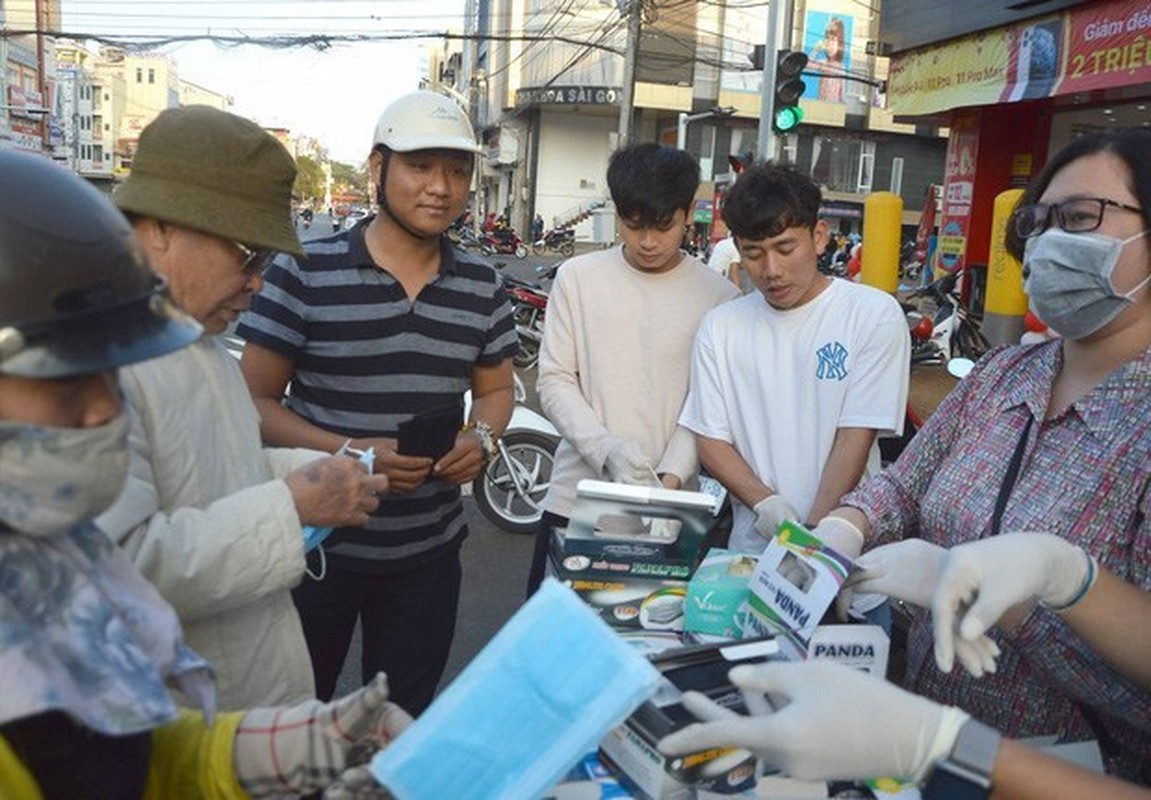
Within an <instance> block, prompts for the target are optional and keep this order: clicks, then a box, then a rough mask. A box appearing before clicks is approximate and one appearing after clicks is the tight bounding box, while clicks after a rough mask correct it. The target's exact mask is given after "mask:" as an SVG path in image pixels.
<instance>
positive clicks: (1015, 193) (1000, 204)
mask: <svg viewBox="0 0 1151 800" xmlns="http://www.w3.org/2000/svg"><path fill="white" fill-rule="evenodd" d="M1021 194H1023V190H1022V189H1008V190H1007V191H1006V192H1000V193H999V194H998V195H996V197H995V205H994V207H993V209H992V215H991V250H990V253H989V254H988V258H987V299H986V301H985V302H984V304H983V335H984V336H986V337H987V340H988V341H989V342H991V343H992V344H1018V343H1019V337H1020V336H1022V335H1023V317H1024V316H1025V315H1026V314H1027V293H1026V292H1024V291H1023V267H1022V265H1021V264H1020V263H1019V262H1018V261H1017V260H1016V259H1015V258H1014V257H1013V256H1012V255H1011V254H1010V253H1008V252H1007V248H1006V247H1004V239H1005V237H1006V234H1007V226H1008V224H1010V221H1011V212H1012V211H1014V210H1015V204H1016V203H1018V202H1019V196H1020V195H1021Z"/></svg>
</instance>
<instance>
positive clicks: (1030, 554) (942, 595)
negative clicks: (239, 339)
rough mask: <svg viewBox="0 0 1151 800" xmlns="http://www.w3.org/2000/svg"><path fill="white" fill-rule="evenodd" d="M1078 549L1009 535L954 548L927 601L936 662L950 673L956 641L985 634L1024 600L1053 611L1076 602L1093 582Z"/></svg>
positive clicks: (1048, 538)
mask: <svg viewBox="0 0 1151 800" xmlns="http://www.w3.org/2000/svg"><path fill="white" fill-rule="evenodd" d="M1095 573H1096V569H1095V562H1094V560H1093V559H1092V558H1091V557H1090V556H1089V555H1088V554H1087V553H1086V552H1085V551H1084V550H1083V548H1081V547H1077V546H1075V545H1073V544H1071V543H1070V542H1068V541H1067V540H1066V539H1062V538H1060V537H1058V536H1054V535H1052V534H1050V533H1018V532H1016V533H1010V534H1005V535H1003V536H996V537H994V538H991V539H981V540H980V541H977V542H968V543H967V544H961V545H959V546H958V547H953V548H951V550H949V551H948V552H947V557H946V560H945V561H944V563H943V565H942V569H941V570H940V579H939V586H938V588H937V589H936V591H935V596H934V597H933V598H932V603H931V614H932V617H933V621H934V625H935V663H936V664H937V665H938V666H939V668H940V669H941V670H943V671H944V672H950V671H951V667H952V664H953V663H954V660H955V659H954V656H955V654H956V653H957V652H958V648H959V644H960V642H963V641H967V642H970V641H972V640H974V639H977V638H978V637H980V636H982V635H983V634H984V633H986V632H987V629H988V628H990V627H991V626H992V625H994V624H995V623H996V622H997V621H998V620H999V618H1000V617H1001V616H1003V613H1004V612H1005V611H1007V609H1009V608H1011V607H1012V606H1014V605H1017V604H1019V603H1023V602H1027V601H1029V600H1033V599H1034V600H1038V601H1039V602H1040V603H1043V604H1044V605H1047V606H1050V607H1052V608H1056V609H1058V608H1063V607H1067V606H1069V605H1072V604H1074V603H1075V602H1078V601H1079V600H1080V599H1081V598H1082V597H1083V595H1085V594H1086V593H1087V590H1088V589H1090V588H1091V584H1092V583H1093V582H1094V580H1095Z"/></svg>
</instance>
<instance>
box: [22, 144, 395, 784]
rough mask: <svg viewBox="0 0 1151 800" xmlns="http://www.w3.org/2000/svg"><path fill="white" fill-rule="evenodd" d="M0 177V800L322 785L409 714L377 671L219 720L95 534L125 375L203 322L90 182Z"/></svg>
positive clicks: (115, 450)
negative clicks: (357, 681) (331, 697)
mask: <svg viewBox="0 0 1151 800" xmlns="http://www.w3.org/2000/svg"><path fill="white" fill-rule="evenodd" d="M0 174H2V175H3V176H4V189H5V191H4V192H2V193H0V797H3V798H5V800H25V799H26V798H27V799H28V800H32V798H48V799H49V800H52V799H53V798H68V800H86V799H87V798H101V800H103V799H104V798H135V797H149V798H166V797H219V798H241V797H249V796H251V797H260V796H268V795H270V794H277V795H279V796H283V795H284V794H289V795H290V794H303V793H307V792H311V791H315V790H317V789H320V788H323V787H324V786H325V785H326V784H328V783H330V782H332V781H333V780H334V779H335V778H337V777H338V776H339V775H340V773H341V771H342V770H343V769H344V767H345V766H347V765H348V752H349V751H350V749H351V748H352V746H353V745H360V746H363V745H368V744H370V745H372V746H383V745H386V744H387V743H388V742H389V741H390V740H391V739H392V738H394V737H395V736H396V735H398V734H399V732H400V731H401V730H402V729H403V727H404V726H405V725H406V724H407V722H408V721H409V718H408V717H407V715H406V714H404V712H403V711H402V710H400V709H399V708H397V707H396V706H395V705H393V704H391V703H389V702H388V700H387V687H386V681H385V680H384V677H383V676H382V675H381V676H377V678H376V679H375V681H373V683H372V684H371V686H369V687H368V688H366V689H363V690H361V691H359V692H357V693H355V694H353V695H351V696H349V697H346V698H343V699H342V700H341V701H339V702H338V703H332V704H328V705H323V704H320V703H319V702H318V701H315V700H312V701H309V702H306V703H303V704H301V705H298V706H295V707H281V708H263V709H253V710H249V711H243V712H234V713H220V714H215V715H213V709H214V704H215V701H214V689H213V682H212V671H211V669H210V667H209V665H208V663H207V662H206V661H204V660H203V659H202V658H201V657H200V656H199V655H198V654H196V653H195V652H194V651H193V650H192V649H191V648H189V647H188V646H187V645H185V643H184V640H183V635H182V632H181V628H180V623H179V620H178V619H177V616H176V612H175V611H174V610H173V609H172V607H171V606H170V605H168V604H167V603H166V602H165V601H164V599H163V598H162V597H161V596H160V595H159V593H158V592H157V591H156V589H155V588H154V587H153V586H152V585H151V584H149V583H148V582H147V581H146V580H145V579H144V577H143V576H142V575H141V574H140V572H139V571H138V570H137V569H136V568H135V566H134V565H133V564H132V562H131V560H130V559H129V558H128V556H127V555H126V554H125V552H124V551H123V550H122V549H120V548H119V547H117V546H116V545H115V544H114V543H113V542H112V541H111V540H110V539H109V538H108V537H107V536H106V535H105V534H104V533H103V532H101V531H100V530H99V529H98V528H97V527H96V526H95V524H94V523H93V519H94V518H95V517H96V516H97V515H98V514H100V513H101V512H102V511H104V510H105V509H106V508H107V507H108V506H109V505H111V504H112V502H113V501H114V500H115V499H116V497H117V495H118V494H119V493H120V491H121V489H122V488H123V486H124V483H125V480H126V478H127V475H128V469H129V454H128V442H127V438H128V428H129V426H128V418H127V414H126V413H125V411H124V403H123V399H122V396H121V394H120V391H119V385H118V370H119V369H121V368H123V367H125V366H127V365H130V364H137V363H140V362H142V361H145V360H147V359H152V358H163V357H165V356H166V355H168V354H171V353H174V352H177V351H179V350H180V349H182V348H185V347H187V346H189V345H190V344H192V343H193V342H195V341H196V340H197V339H198V338H199V337H200V334H201V327H200V325H199V324H197V323H196V322H195V320H193V319H192V318H191V317H190V316H188V315H187V314H185V313H184V312H182V311H181V310H180V309H179V308H178V307H177V306H176V305H175V304H174V303H173V301H172V299H171V297H170V296H169V295H168V292H167V289H166V286H165V284H164V282H163V281H162V280H161V279H160V278H158V277H157V276H156V275H155V274H154V273H152V272H151V270H149V269H148V266H147V260H146V259H145V256H144V253H143V251H142V249H141V248H140V246H139V244H138V243H137V241H136V239H135V236H134V234H133V232H132V228H131V227H130V225H129V224H128V222H127V221H126V220H125V219H124V217H123V216H121V215H120V214H119V213H118V212H117V211H116V209H115V208H114V207H113V206H112V205H111V204H110V203H109V202H108V201H107V199H106V198H105V197H104V196H103V195H101V194H100V193H99V192H98V191H96V190H95V189H94V188H92V186H90V185H89V184H87V183H86V182H85V181H83V180H81V179H80V178H79V177H77V176H76V175H74V174H72V173H69V172H67V171H66V170H64V169H63V168H61V167H59V166H57V165H56V164H54V163H53V162H51V161H49V160H48V159H44V158H40V157H37V156H33V155H28V154H21V153H16V152H13V151H0ZM49 211H51V213H48V212H49ZM175 687H179V688H180V689H181V690H182V694H183V697H184V698H186V699H187V700H189V701H190V705H192V706H193V707H194V708H197V709H200V710H202V712H203V713H200V712H192V711H181V710H179V709H178V708H177V706H176V704H175V702H174V701H173V700H172V699H171V697H170V696H169V692H168V690H169V688H175Z"/></svg>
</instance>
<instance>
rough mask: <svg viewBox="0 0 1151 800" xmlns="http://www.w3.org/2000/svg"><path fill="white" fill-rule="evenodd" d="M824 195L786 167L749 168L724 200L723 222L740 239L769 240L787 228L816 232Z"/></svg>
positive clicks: (811, 182)
mask: <svg viewBox="0 0 1151 800" xmlns="http://www.w3.org/2000/svg"><path fill="white" fill-rule="evenodd" d="M822 199H823V194H822V193H821V192H820V191H819V187H818V186H817V185H816V184H815V181H813V180H812V179H811V178H809V177H808V176H807V175H805V174H804V173H802V172H800V171H799V170H797V169H796V168H795V167H792V166H789V165H786V164H776V163H773V162H770V161H769V162H767V163H766V164H755V165H754V166H751V167H748V168H747V169H745V170H744V171H743V172H742V173H740V175H739V177H738V178H736V181H735V185H734V186H733V187H731V189H730V190H729V191H728V193H727V197H726V198H725V199H724V201H723V221H724V222H725V223H727V227H728V229H729V230H730V231H731V232H732V234H734V235H735V236H736V238H738V239H770V238H772V237H774V236H779V235H780V234H781V233H783V232H784V231H785V230H787V229H788V228H797V227H802V228H807V229H808V230H815V225H816V223H817V222H818V221H819V204H820V201H821V200H822Z"/></svg>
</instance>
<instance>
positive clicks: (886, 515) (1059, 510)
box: [843, 341, 1151, 777]
mask: <svg viewBox="0 0 1151 800" xmlns="http://www.w3.org/2000/svg"><path fill="white" fill-rule="evenodd" d="M1062 354H1063V350H1062V342H1060V341H1054V342H1050V343H1046V344H1040V345H1035V346H1033V347H1012V348H1005V349H1002V350H998V351H996V352H994V353H992V354H989V355H988V356H987V357H986V358H985V359H984V360H983V361H982V362H980V364H979V366H977V367H976V369H975V370H974V371H972V373H971V374H970V375H968V376H967V377H966V378H964V379H963V380H962V381H960V382H959V384H958V386H957V387H956V389H955V390H954V391H953V392H952V393H951V394H950V395H949V396H948V397H947V398H946V399H945V400H944V401H943V403H942V404H940V406H939V408H938V409H937V410H936V411H935V413H934V414H933V415H932V416H931V419H930V420H929V421H928V423H927V425H926V426H925V427H924V429H923V430H922V431H921V432H920V434H919V435H918V436H916V437H915V438H914V439H913V440H912V441H911V444H910V445H909V446H908V449H907V450H906V451H905V452H904V454H903V456H902V457H901V458H900V459H899V461H898V462H897V463H896V464H894V465H893V466H892V467H891V468H890V469H888V470H887V471H886V472H884V473H882V474H881V475H879V476H877V477H876V478H874V479H873V480H871V481H870V482H869V483H867V484H866V485H864V486H863V487H861V488H860V489H857V490H856V491H854V492H852V493H851V494H849V495H847V496H846V497H845V498H844V499H843V502H844V503H846V504H848V505H851V506H856V507H858V508H860V509H862V510H863V512H864V513H865V514H866V515H867V517H868V520H869V521H870V522H871V525H872V527H873V529H874V539H872V540H871V541H870V542H869V545H868V546H874V545H877V544H884V543H886V542H889V541H892V540H893V539H898V538H907V537H912V536H919V537H922V538H923V539H926V540H927V541H930V542H934V543H936V544H938V545H941V546H943V547H952V546H954V545H957V544H961V543H963V542H968V541H973V540H977V539H983V538H986V537H988V536H990V535H991V521H992V516H993V512H994V509H995V501H996V498H997V496H998V494H999V491H1000V486H1001V485H1002V483H1003V481H1004V477H1005V474H1006V472H1007V468H1008V464H1009V463H1010V461H1011V455H1012V453H1013V452H1014V450H1015V448H1016V445H1017V443H1018V442H1019V440H1020V438H1021V436H1022V434H1023V432H1024V429H1025V427H1026V425H1027V421H1028V418H1029V417H1033V418H1034V420H1035V422H1034V423H1033V424H1032V429H1031V432H1030V434H1029V437H1028V442H1027V445H1026V447H1025V449H1024V453H1023V460H1022V462H1021V466H1020V470H1019V474H1018V478H1017V480H1016V482H1015V486H1014V488H1013V489H1012V491H1011V493H1010V499H1009V501H1008V503H1007V506H1006V508H1005V510H1004V512H1003V517H1002V526H1001V530H1002V531H1003V532H1005V533H1006V532H1011V531H1042V532H1047V533H1053V534H1057V535H1059V536H1062V537H1064V538H1065V539H1067V540H1069V541H1071V542H1074V543H1076V544H1078V545H1080V546H1082V547H1084V548H1085V549H1086V550H1087V551H1088V552H1089V553H1091V555H1093V556H1095V557H1096V558H1097V559H1098V560H1099V563H1100V564H1101V565H1103V566H1105V567H1107V568H1108V569H1109V570H1111V571H1112V572H1114V573H1115V574H1116V575H1117V576H1119V577H1120V578H1123V579H1124V580H1126V581H1128V582H1129V583H1132V584H1134V585H1135V586H1138V587H1141V588H1143V589H1151V492H1149V487H1151V458H1149V454H1151V349H1149V350H1147V351H1145V352H1144V353H1143V354H1142V355H1141V356H1140V357H1139V358H1136V359H1134V360H1132V361H1130V362H1128V363H1127V364H1125V365H1124V366H1122V367H1120V368H1119V369H1117V370H1116V371H1115V372H1113V373H1112V374H1111V375H1110V376H1109V377H1108V378H1107V379H1106V380H1105V381H1103V382H1102V383H1101V384H1100V385H1099V386H1097V387H1096V388H1095V389H1093V390H1092V391H1091V392H1089V393H1088V394H1086V395H1085V396H1083V397H1082V398H1080V399H1078V400H1077V401H1076V402H1075V403H1073V404H1072V405H1071V406H1070V407H1069V408H1068V409H1066V410H1064V411H1062V412H1061V413H1059V414H1058V415H1057V416H1055V417H1053V418H1051V419H1045V418H1044V417H1045V415H1046V409H1047V404H1048V400H1049V398H1050V397H1051V387H1052V384H1053V382H1054V380H1055V377H1056V375H1058V373H1059V369H1060V367H1061V365H1062ZM1136 624H1143V625H1145V624H1151V623H1148V622H1147V621H1146V620H1141V621H1139V622H1138V623H1136ZM992 635H993V636H994V637H995V638H996V639H997V641H998V642H999V645H1000V647H1001V648H1002V649H1003V655H1002V657H1001V658H1000V660H999V665H998V671H997V672H996V673H995V674H994V675H990V676H985V677H983V678H980V679H979V680H975V679H973V678H971V677H969V676H967V674H966V673H965V672H964V671H963V670H962V669H960V668H956V669H954V670H952V672H951V674H949V675H945V674H943V673H941V672H940V671H939V670H938V669H937V668H936V666H935V661H934V659H933V658H932V657H931V648H932V635H931V627H930V622H929V620H928V617H927V614H926V612H923V613H922V614H921V615H920V616H919V617H918V618H917V619H916V621H915V622H914V623H913V625H912V629H911V633H910V637H909V640H908V674H907V679H906V681H905V684H906V686H907V688H909V689H912V690H913V691H916V692H918V693H920V694H923V695H926V696H928V697H931V698H933V699H935V700H938V701H940V702H943V703H948V704H952V705H958V706H960V707H961V708H963V709H964V710H966V711H968V712H969V713H971V714H972V715H974V716H975V717H977V718H979V719H981V720H982V721H983V722H985V723H987V724H989V725H992V726H994V727H995V728H998V729H999V730H1000V731H1002V732H1003V733H1005V734H1008V735H1011V736H1039V735H1045V734H1058V735H1060V736H1061V737H1062V738H1063V739H1064V740H1067V741H1074V740H1077V739H1085V738H1094V737H1095V736H1096V733H1095V730H1094V729H1093V728H1092V727H1091V726H1090V725H1089V724H1088V723H1087V720H1086V718H1085V717H1084V715H1083V714H1082V713H1081V710H1080V709H1081V708H1082V707H1083V706H1087V707H1090V708H1093V709H1095V712H1094V713H1095V716H1096V718H1097V719H1098V721H1099V723H1101V725H1102V727H1103V728H1104V729H1105V730H1106V732H1107V734H1108V735H1109V736H1110V737H1112V738H1113V739H1114V740H1115V741H1116V742H1117V744H1118V745H1119V746H1120V747H1121V748H1122V750H1123V751H1124V754H1125V755H1124V757H1123V758H1122V759H1120V760H1118V761H1112V763H1111V764H1110V765H1109V766H1112V767H1117V768H1118V769H1119V771H1120V772H1121V773H1122V774H1126V775H1127V776H1128V777H1133V776H1134V772H1133V771H1132V770H1133V768H1134V767H1135V765H1138V764H1140V763H1142V764H1148V763H1151V693H1149V692H1147V691H1146V690H1141V689H1140V688H1139V687H1138V686H1136V685H1135V684H1134V683H1132V682H1131V681H1128V680H1125V679H1124V678H1122V677H1120V676H1119V675H1118V674H1117V673H1116V672H1114V671H1113V670H1112V669H1111V668H1110V667H1108V666H1107V665H1106V664H1104V663H1103V662H1102V660H1101V659H1100V658H1099V657H1098V656H1096V655H1095V654H1094V653H1092V652H1091V651H1090V650H1089V649H1088V648H1087V646H1086V645H1085V644H1084V643H1083V642H1082V640H1080V639H1079V638H1078V637H1077V636H1076V635H1075V634H1074V633H1073V632H1072V631H1071V629H1070V628H1068V627H1067V626H1066V625H1065V624H1064V623H1063V622H1062V620H1061V619H1060V618H1059V617H1058V616H1057V615H1056V614H1054V613H1053V612H1051V611H1049V610H1047V609H1044V608H1042V607H1036V608H1035V610H1034V611H1033V612H1032V613H1031V614H1030V616H1029V617H1028V618H1027V620H1026V621H1025V622H1024V624H1023V625H1022V626H1021V627H1020V628H1019V629H1018V631H1016V632H1015V634H1014V635H1010V636H1009V635H1006V634H1003V633H1001V632H999V631H997V630H995V629H993V631H992Z"/></svg>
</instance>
